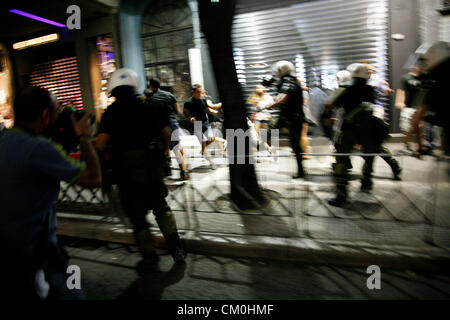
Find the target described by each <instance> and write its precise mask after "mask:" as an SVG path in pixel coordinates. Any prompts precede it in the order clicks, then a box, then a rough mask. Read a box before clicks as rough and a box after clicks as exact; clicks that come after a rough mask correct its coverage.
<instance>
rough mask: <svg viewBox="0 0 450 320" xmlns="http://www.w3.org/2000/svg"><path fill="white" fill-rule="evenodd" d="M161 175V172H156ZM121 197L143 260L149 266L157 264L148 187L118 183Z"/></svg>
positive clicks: (127, 182)
mask: <svg viewBox="0 0 450 320" xmlns="http://www.w3.org/2000/svg"><path fill="white" fill-rule="evenodd" d="M156 171H157V172H158V173H159V174H160V172H159V171H158V170H156ZM118 187H119V195H120V198H121V202H122V206H123V208H124V211H125V214H126V215H127V217H128V218H129V219H130V222H131V224H132V226H133V234H134V239H135V241H136V244H137V246H138V248H139V251H140V252H141V255H142V258H143V259H144V261H145V262H146V263H148V264H156V263H157V262H158V260H159V259H158V256H157V254H156V250H155V247H154V245H153V242H154V240H153V236H152V235H151V233H150V229H149V228H150V224H149V223H148V221H147V219H146V216H147V214H148V203H147V200H146V199H147V197H148V193H147V191H148V186H146V185H138V184H136V183H133V182H130V181H122V182H121V183H118Z"/></svg>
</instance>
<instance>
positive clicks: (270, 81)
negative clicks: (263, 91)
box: [261, 75, 276, 87]
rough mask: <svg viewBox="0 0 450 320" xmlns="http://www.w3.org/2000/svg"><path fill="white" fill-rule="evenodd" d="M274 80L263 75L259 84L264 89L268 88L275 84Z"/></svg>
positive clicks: (269, 76)
mask: <svg viewBox="0 0 450 320" xmlns="http://www.w3.org/2000/svg"><path fill="white" fill-rule="evenodd" d="M275 80H276V79H275V77H273V76H271V75H265V76H263V77H262V79H261V84H262V85H263V86H264V87H270V86H271V85H272V84H273V83H274V82H275Z"/></svg>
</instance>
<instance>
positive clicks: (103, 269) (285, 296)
mask: <svg viewBox="0 0 450 320" xmlns="http://www.w3.org/2000/svg"><path fill="white" fill-rule="evenodd" d="M60 241H61V242H62V243H63V244H64V246H65V248H66V249H67V250H68V253H69V255H70V256H71V260H70V264H72V265H77V266H79V268H80V270H81V274H80V275H81V289H82V290H83V291H84V294H85V296H86V298H87V299H88V300H122V301H123V300H125V301H127V300H133V301H136V300H184V301H186V300H209V301H217V300H218V301H221V302H222V303H233V302H232V301H235V300H355V299H357V300H380V299H383V300H416V299H420V300H429V299H433V300H448V299H449V298H450V276H449V275H448V274H446V275H445V274H430V273H427V272H420V271H413V270H409V269H400V270H392V269H385V268H381V269H380V282H379V287H378V288H379V289H377V288H373V287H371V288H372V289H369V287H368V286H367V283H368V282H369V283H371V281H370V280H369V277H370V276H371V275H372V273H371V272H368V271H367V267H364V268H362V267H337V266H333V265H321V264H307V263H302V262H298V261H275V260H267V259H257V258H236V257H223V256H217V255H213V254H211V255H208V254H196V253H189V255H188V257H187V260H186V263H185V264H181V265H178V264H174V263H173V261H172V258H171V257H170V255H168V254H167V252H165V251H164V250H159V252H158V253H159V256H160V259H161V262H160V265H159V268H157V269H153V270H148V271H146V272H138V271H137V269H136V268H135V266H136V265H137V264H138V262H139V260H140V254H139V252H138V250H137V248H136V247H135V246H133V245H124V244H117V243H108V242H99V241H92V240H87V241H86V240H80V239H73V238H61V239H60ZM226 301H228V302H226ZM247 303H248V302H247ZM183 304H184V302H183V303H182V302H181V301H180V302H179V305H180V306H182V305H183ZM189 305H193V304H192V303H190V304H189ZM194 305H195V304H194ZM169 307H170V308H168V309H167V310H165V311H164V313H165V316H164V317H169V318H171V317H170V313H171V312H176V304H175V305H173V304H172V305H170V306H169ZM150 309H152V308H151V307H150ZM172 309H173V310H172ZM294 309H295V308H294ZM315 311H316V312H318V310H315ZM179 318H180V317H179ZM181 318H183V317H181ZM181 318H180V319H181Z"/></svg>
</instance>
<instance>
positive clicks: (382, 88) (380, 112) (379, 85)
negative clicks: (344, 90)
mask: <svg viewBox="0 0 450 320" xmlns="http://www.w3.org/2000/svg"><path fill="white" fill-rule="evenodd" d="M359 63H362V64H365V65H366V66H367V69H368V71H369V75H370V77H369V80H368V81H367V84H368V85H370V86H372V87H373V88H374V89H375V105H374V106H375V107H374V108H373V115H374V116H375V117H378V118H380V119H381V120H383V121H384V106H383V102H382V101H381V98H382V97H383V95H391V94H392V93H394V90H392V89H391V87H390V85H389V83H388V82H387V81H386V80H384V79H382V78H381V77H380V76H379V75H378V74H377V71H376V69H375V66H374V65H372V64H370V63H369V62H368V61H367V60H360V62H359ZM378 152H379V153H385V154H386V156H382V157H381V158H382V159H383V160H384V161H385V162H386V163H387V164H388V165H389V167H391V170H392V174H393V176H394V180H401V179H400V173H401V171H402V169H401V168H400V166H399V164H398V161H397V160H395V159H394V158H393V157H392V155H391V151H390V150H389V149H388V148H387V147H386V146H383V145H380V147H379V150H378Z"/></svg>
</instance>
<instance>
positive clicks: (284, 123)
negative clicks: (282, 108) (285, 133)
mask: <svg viewBox="0 0 450 320" xmlns="http://www.w3.org/2000/svg"><path fill="white" fill-rule="evenodd" d="M303 122H304V119H303V118H302V117H300V116H291V117H289V118H288V117H285V116H280V117H279V118H278V121H277V122H276V123H275V124H274V128H277V129H282V128H286V129H288V130H289V143H290V145H291V148H292V150H293V151H294V153H295V158H296V160H297V169H298V172H299V173H301V172H303V163H302V160H303V156H302V153H303V150H302V145H301V143H300V137H301V133H302V126H303Z"/></svg>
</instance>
